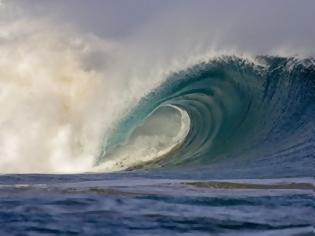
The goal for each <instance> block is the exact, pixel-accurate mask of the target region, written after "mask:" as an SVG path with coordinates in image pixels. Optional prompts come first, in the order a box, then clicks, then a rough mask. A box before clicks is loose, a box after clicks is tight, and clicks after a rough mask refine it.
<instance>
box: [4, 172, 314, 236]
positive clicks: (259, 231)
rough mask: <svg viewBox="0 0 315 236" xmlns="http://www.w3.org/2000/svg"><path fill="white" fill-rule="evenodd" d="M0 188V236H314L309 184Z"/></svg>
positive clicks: (156, 176)
mask: <svg viewBox="0 0 315 236" xmlns="http://www.w3.org/2000/svg"><path fill="white" fill-rule="evenodd" d="M184 175H185V174H183V176H182V177H184ZM163 177H165V178H163ZM173 177H174V176H173ZM186 177H188V176H187V175H186ZM232 182H233V183H234V184H233V183H232ZM0 183H1V185H0V222H1V229H0V232H1V235H82V234H83V235H313V234H312V230H313V224H314V219H315V209H314V200H315V196H314V186H312V179H310V178H300V179H274V180H241V181H240V180H239V181H236V180H233V181H231V180H211V181H210V180H204V179H200V180H192V179H179V178H176V179H174V178H172V173H162V172H161V173H159V172H157V173H145V172H129V173H127V172H123V173H116V174H98V175H88V174H86V175H68V176H63V175H11V176H1V177H0ZM240 183H242V184H240Z"/></svg>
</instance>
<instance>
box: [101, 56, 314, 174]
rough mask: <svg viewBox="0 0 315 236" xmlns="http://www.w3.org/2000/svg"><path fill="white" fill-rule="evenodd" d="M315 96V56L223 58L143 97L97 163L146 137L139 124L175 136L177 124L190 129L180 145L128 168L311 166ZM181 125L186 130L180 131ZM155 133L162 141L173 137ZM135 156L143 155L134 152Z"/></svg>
mask: <svg viewBox="0 0 315 236" xmlns="http://www.w3.org/2000/svg"><path fill="white" fill-rule="evenodd" d="M314 101H315V63H314V60H313V59H304V60H298V59H295V58H280V57H266V56H263V57H257V58H256V59H255V62H252V61H249V60H246V59H241V58H238V57H221V58H218V59H215V60H211V61H209V62H205V63H201V64H198V65H195V66H193V67H191V68H189V69H187V70H184V71H179V72H177V73H174V74H172V75H170V76H169V78H167V79H166V81H165V82H164V83H163V84H162V85H161V86H159V87H158V88H156V89H155V90H154V91H152V92H151V93H150V94H149V95H148V96H146V97H145V98H143V99H142V100H141V101H140V103H139V104H138V105H137V106H136V107H135V108H134V109H133V110H132V111H131V112H130V113H129V114H128V116H127V117H125V118H124V119H122V120H121V122H120V123H119V124H118V125H117V127H116V128H115V129H114V130H113V132H112V135H111V136H110V139H109V140H107V142H106V143H105V144H104V148H103V153H102V154H101V155H100V157H99V159H98V162H97V164H101V163H104V162H106V160H107V159H108V158H109V156H110V158H111V159H113V158H115V155H116V152H117V150H118V149H120V152H122V149H123V151H124V152H128V148H125V149H124V148H123V147H126V146H128V144H129V143H130V142H132V140H134V139H135V136H137V137H139V136H141V135H144V134H143V133H141V132H139V129H140V130H141V129H142V130H146V132H148V130H151V129H152V130H156V131H157V130H159V131H160V132H159V133H161V132H162V133H163V132H165V133H171V132H170V131H171V130H172V127H174V130H175V129H176V130H177V131H178V130H180V129H182V130H183V129H187V130H188V131H187V132H186V133H185V132H184V134H183V135H184V136H183V137H182V138H180V139H175V141H174V139H169V140H168V141H167V142H172V141H173V142H177V143H176V145H173V146H172V145H171V143H170V145H169V147H171V148H168V149H167V148H166V149H165V150H167V151H166V152H155V153H156V155H155V156H154V158H150V159H149V161H147V159H146V161H143V162H142V163H141V165H138V164H137V163H136V162H128V161H127V162H126V163H132V164H126V165H123V164H122V167H123V168H125V169H128V168H134V167H143V166H145V167H161V166H166V167H171V166H173V167H174V166H176V167H179V166H200V165H201V166H207V165H211V164H213V163H218V162H226V161H227V162H230V161H231V160H251V161H253V160H254V161H256V162H257V163H258V162H261V161H262V160H263V163H264V165H268V163H271V162H273V163H274V162H275V161H276V162H277V163H279V165H280V167H281V166H282V167H283V168H286V165H285V163H286V162H290V163H292V162H294V165H293V166H295V167H296V168H297V169H299V168H300V169H303V168H302V166H303V165H304V166H305V164H311V163H312V162H313V158H314V157H313V151H314V136H315V131H314V123H315V122H314V117H315V102H314ZM165 107H172V108H174V109H166V108H165ZM175 108H177V110H176V109H175ZM163 109H164V111H163ZM178 111H182V112H181V115H182V116H183V114H187V115H188V117H189V122H183V117H182V119H181V118H177V119H175V118H174V117H176V114H177V116H180V114H179V113H178ZM178 114H179V115H178ZM171 117H173V118H174V119H173V118H171ZM152 120H161V121H163V122H152ZM168 121H169V123H170V124H172V125H170V124H168ZM176 122H178V123H181V126H182V128H178V127H177V128H176V127H175V126H176V125H175V124H176ZM177 126H178V125H177ZM139 127H140V128H139ZM141 127H142V128H141ZM143 127H146V128H143ZM165 127H167V128H165ZM183 127H184V128H183ZM163 128H164V130H165V131H163ZM178 132H179V131H178ZM174 133H176V132H175V131H174ZM150 135H151V137H154V138H155V139H158V138H160V137H165V136H166V135H164V136H161V134H158V135H155V136H154V133H153V134H152V132H151V134H150ZM150 135H149V136H150ZM173 135H174V136H176V135H175V134H173ZM146 137H148V134H146ZM178 140H180V142H179V141H178ZM161 142H162V141H161ZM156 143H159V142H155V144H156ZM155 144H154V145H155ZM145 145H147V144H145ZM139 146H140V144H139ZM163 147H164V146H163ZM139 148H140V147H139ZM141 148H152V147H150V146H149V145H147V146H144V147H141ZM128 158H135V157H133V156H132V153H131V154H130V155H128ZM140 160H141V158H140ZM123 161H126V160H125V159H124V160H123ZM280 167H279V168H280Z"/></svg>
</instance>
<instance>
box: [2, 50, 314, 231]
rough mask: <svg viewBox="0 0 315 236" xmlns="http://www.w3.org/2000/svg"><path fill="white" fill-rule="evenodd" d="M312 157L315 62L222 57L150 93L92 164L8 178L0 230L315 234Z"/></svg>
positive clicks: (112, 133)
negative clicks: (72, 170) (79, 168)
mask: <svg viewBox="0 0 315 236" xmlns="http://www.w3.org/2000/svg"><path fill="white" fill-rule="evenodd" d="M314 153H315V61H314V59H313V58H306V59H297V58H285V57H269V56H259V57H256V58H254V59H248V58H241V57H236V56H223V57H218V58H216V59H211V60H208V61H204V62H201V63H199V64H196V65H193V66H191V67H189V68H187V69H184V70H180V71H177V72H174V73H171V74H170V75H169V76H168V77H167V78H166V79H165V80H164V82H163V83H161V84H159V85H157V86H156V87H155V88H154V89H152V90H151V92H150V93H148V94H146V95H145V96H144V97H143V98H142V99H141V100H140V101H139V102H138V104H137V105H136V106H133V107H132V108H131V109H130V110H129V111H128V113H127V114H125V115H124V116H122V117H121V118H120V119H119V120H118V121H117V122H115V124H114V125H113V127H112V129H111V130H110V132H109V133H107V136H106V138H104V141H103V142H102V148H101V151H100V153H99V155H98V157H97V158H96V159H95V161H94V165H93V168H92V169H89V170H87V171H86V172H83V173H82V174H68V175H66V174H58V173H55V174H51V173H45V171H44V170H43V171H42V172H41V173H40V174H10V173H7V174H2V175H1V176H0V225H1V227H0V234H1V235H268V236H269V235H270V236H271V235H277V236H278V235H304V236H306V235H314V222H315V208H314V202H315V201H314V200H315V196H314V167H315V160H314ZM25 162H26V163H27V160H25ZM39 164H40V163H39Z"/></svg>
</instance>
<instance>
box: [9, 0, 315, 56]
mask: <svg viewBox="0 0 315 236" xmlns="http://www.w3.org/2000/svg"><path fill="white" fill-rule="evenodd" d="M13 1H15V0H13ZM16 2H18V5H20V6H21V8H22V9H23V11H24V14H25V15H28V16H32V17H38V18H40V17H42V18H43V17H45V18H50V19H51V20H52V21H54V22H56V24H60V25H63V24H66V25H69V24H70V25H72V27H76V28H78V29H79V30H80V31H82V32H86V33H93V34H96V35H98V36H100V37H102V38H107V39H110V40H116V41H119V42H126V43H128V44H139V45H143V46H144V49H146V48H158V49H159V50H165V52H168V51H169V50H170V49H174V50H175V51H176V50H179V51H180V50H183V48H184V49H187V47H189V48H194V47H202V48H203V47H210V46H211V47H216V48H219V49H225V48H236V49H238V50H249V51H252V52H254V53H256V54H268V53H274V52H278V51H281V50H282V51H285V52H287V53H289V54H290V53H292V54H300V53H301V54H305V55H312V54H313V53H314V48H315V47H314V44H315V43H314V42H315V27H314V25H313V24H314V22H315V16H314V9H315V1H313V0H299V1H296V0H276V1H275V0H264V1H257V0H236V1H230V0H220V1H219V0H172V1H168V0H161V1H155V0H137V1H125V0H106V1H104V0H89V1H85V0H67V1H63V0H54V1H42V0H17V1H16ZM175 53H176V52H175Z"/></svg>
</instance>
